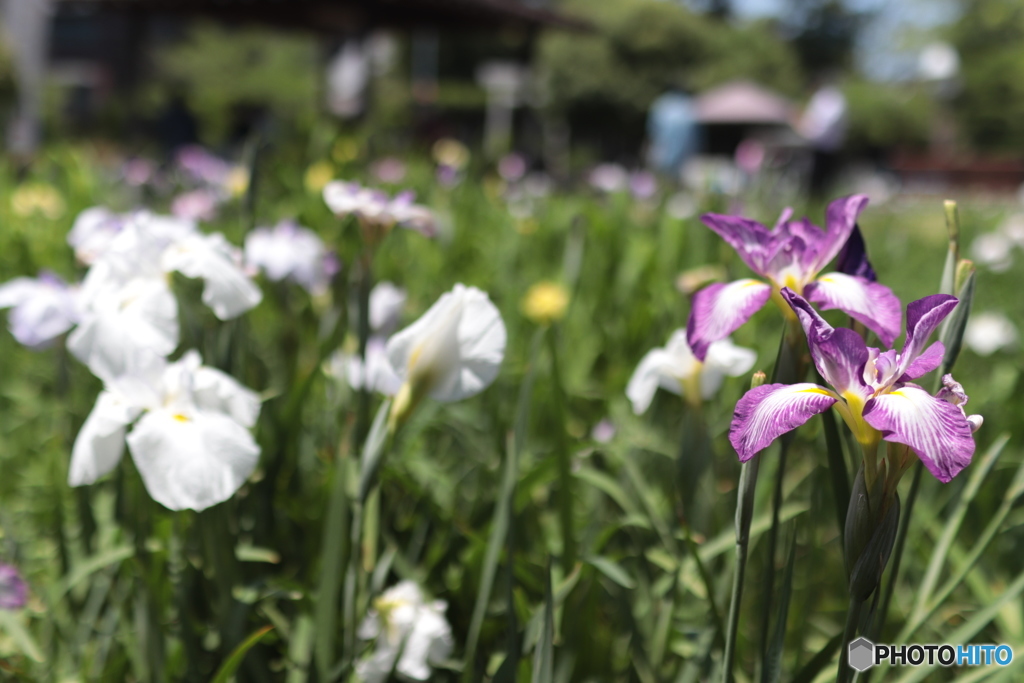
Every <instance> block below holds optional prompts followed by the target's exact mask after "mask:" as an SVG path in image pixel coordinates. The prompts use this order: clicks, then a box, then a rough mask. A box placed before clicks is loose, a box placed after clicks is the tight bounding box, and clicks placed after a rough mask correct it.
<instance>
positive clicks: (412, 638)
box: [356, 581, 454, 683]
mask: <svg viewBox="0 0 1024 683" xmlns="http://www.w3.org/2000/svg"><path fill="white" fill-rule="evenodd" d="M373 606H374V608H373V609H372V610H371V611H370V613H369V614H368V615H367V616H366V619H365V620H364V621H363V623H362V624H360V626H359V637H360V638H362V639H363V640H375V641H376V648H375V649H374V651H373V653H372V654H371V655H370V656H369V657H367V658H366V659H363V660H360V661H359V662H358V663H357V664H356V674H357V675H358V676H359V678H361V679H362V680H363V681H365V682H366V683H383V682H384V681H387V680H388V678H390V676H391V672H392V671H394V672H395V673H397V674H398V675H399V676H401V677H402V678H405V679H409V680H414V681H426V680H428V679H429V678H430V673H431V671H430V668H431V665H435V666H436V665H437V664H440V663H442V662H444V660H446V659H447V658H448V656H449V655H450V654H451V651H452V646H453V642H454V641H453V639H452V629H451V626H449V625H448V622H447V621H446V620H445V618H444V613H445V610H446V609H447V608H448V604H447V603H446V602H444V601H443V600H434V601H432V602H427V601H426V600H425V599H424V596H423V592H422V591H421V590H420V588H419V586H417V585H416V584H415V583H414V582H413V581H402V582H401V583H398V584H396V585H395V586H392V587H391V588H389V589H388V590H386V591H384V593H383V594H382V595H381V596H380V597H379V598H377V599H376V600H375V601H374V603H373Z"/></svg>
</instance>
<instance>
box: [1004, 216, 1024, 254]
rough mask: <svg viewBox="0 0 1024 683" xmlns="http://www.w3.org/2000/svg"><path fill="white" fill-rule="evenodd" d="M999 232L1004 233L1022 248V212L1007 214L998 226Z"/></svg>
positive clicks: (1023, 224) (1023, 229) (1023, 240)
mask: <svg viewBox="0 0 1024 683" xmlns="http://www.w3.org/2000/svg"><path fill="white" fill-rule="evenodd" d="M999 232H1001V233H1002V234H1003V235H1005V236H1006V238H1007V239H1009V240H1010V241H1011V242H1013V244H1014V245H1015V246H1017V247H1020V248H1021V249H1024V214H1021V213H1015V214H1013V215H1011V216H1008V217H1007V219H1006V220H1005V221H1003V222H1002V224H1001V225H1000V226H999Z"/></svg>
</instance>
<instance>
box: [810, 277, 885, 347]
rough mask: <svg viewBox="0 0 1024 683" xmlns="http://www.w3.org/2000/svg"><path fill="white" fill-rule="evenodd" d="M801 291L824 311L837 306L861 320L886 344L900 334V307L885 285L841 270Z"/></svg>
mask: <svg viewBox="0 0 1024 683" xmlns="http://www.w3.org/2000/svg"><path fill="white" fill-rule="evenodd" d="M804 294H805V295H806V296H807V300H808V301H811V302H813V303H816V304H818V305H819V306H820V307H821V309H822V310H823V311H829V310H832V309H835V308H838V309H839V310H841V311H843V312H844V313H848V314H849V315H850V317H852V318H853V319H854V320H857V321H859V322H862V323H864V325H866V326H867V328H868V329H869V330H871V331H872V332H874V333H875V334H877V335H878V338H879V339H881V340H882V343H883V344H885V345H886V346H892V343H893V342H894V341H896V337H898V336H899V335H900V322H901V320H902V314H903V306H901V305H900V300H899V299H897V298H896V295H895V294H893V293H892V290H891V289H889V288H888V287H886V286H885V285H880V284H878V283H877V282H868V281H867V280H865V279H864V278H860V277H854V276H852V275H844V274H843V273H828V274H827V275H822V276H821V277H820V278H818V279H817V280H815V281H814V282H812V283H811V284H809V285H807V287H806V288H805V289H804Z"/></svg>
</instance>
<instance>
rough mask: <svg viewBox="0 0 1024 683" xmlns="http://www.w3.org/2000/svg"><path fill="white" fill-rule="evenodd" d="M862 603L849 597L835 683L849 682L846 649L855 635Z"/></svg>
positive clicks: (847, 650) (848, 652) (848, 650)
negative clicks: (848, 607)
mask: <svg viewBox="0 0 1024 683" xmlns="http://www.w3.org/2000/svg"><path fill="white" fill-rule="evenodd" d="M863 606H864V603H863V602H861V601H860V600H858V599H857V598H855V597H852V596H851V597H850V609H849V610H847V612H846V628H845V629H844V630H843V642H842V643H841V645H840V648H839V671H837V672H836V683H846V682H847V681H849V680H850V672H851V671H852V670H853V669H851V668H850V661H849V658H850V648H849V647H848V646H849V644H850V641H851V640H853V637H854V636H856V635H857V624H858V623H859V622H860V612H861V607H863Z"/></svg>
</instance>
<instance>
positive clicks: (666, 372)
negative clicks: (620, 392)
mask: <svg viewBox="0 0 1024 683" xmlns="http://www.w3.org/2000/svg"><path fill="white" fill-rule="evenodd" d="M756 360H757V354H756V353H755V352H754V351H752V350H751V349H747V348H744V347H742V346H736V345H735V344H733V343H732V341H731V340H730V339H722V340H719V341H716V342H712V344H711V345H710V346H709V347H708V355H707V358H706V359H705V361H704V362H703V363H701V362H700V361H699V360H697V358H696V357H695V356H694V355H693V351H691V350H690V345H689V344H687V343H686V330H676V331H675V332H673V333H672V336H671V337H670V338H669V340H668V344H666V345H665V346H664V347H663V348H657V349H652V350H650V351H648V352H647V355H645V356H644V357H643V358H642V359H641V360H640V364H639V365H638V366H637V368H636V370H635V371H634V372H633V376H632V377H631V378H630V380H629V384H628V385H626V396H627V397H628V398H629V400H630V402H632V404H633V412H634V413H636V414H637V415H640V414H641V413H643V412H645V411H646V410H647V408H648V407H649V406H650V405H651V401H652V400H653V399H654V394H655V392H656V391H657V390H658V387H661V388H662V389H666V390H668V391H671V392H672V393H673V394H676V395H677V396H685V397H686V398H687V399H688V400H690V401H693V402H697V403H699V402H700V401H701V400H707V399H709V398H711V397H712V396H714V395H715V392H717V391H718V389H719V388H720V387H721V386H722V382H723V381H724V380H725V377H726V376H727V375H728V376H730V377H739V376H740V375H743V374H745V373H747V372H749V371H750V369H751V368H752V367H754V363H755V361H756Z"/></svg>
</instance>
